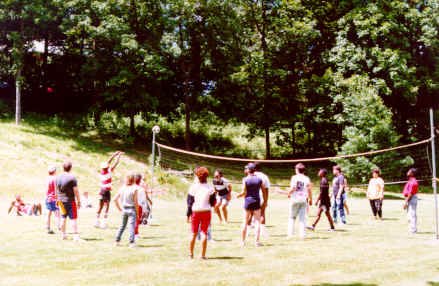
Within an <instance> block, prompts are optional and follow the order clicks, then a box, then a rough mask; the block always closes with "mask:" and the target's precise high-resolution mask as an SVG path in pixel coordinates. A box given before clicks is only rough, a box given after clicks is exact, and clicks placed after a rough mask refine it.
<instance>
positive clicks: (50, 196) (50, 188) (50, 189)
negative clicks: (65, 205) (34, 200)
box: [46, 176, 56, 203]
mask: <svg viewBox="0 0 439 286" xmlns="http://www.w3.org/2000/svg"><path fill="white" fill-rule="evenodd" d="M55 181H56V177H55V176H49V180H48V184H47V193H46V196H47V202H49V203H51V202H54V201H56V199H55V197H56V195H55Z"/></svg>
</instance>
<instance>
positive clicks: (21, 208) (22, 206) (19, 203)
mask: <svg viewBox="0 0 439 286" xmlns="http://www.w3.org/2000/svg"><path fill="white" fill-rule="evenodd" d="M14 208H15V213H16V214H17V215H18V216H22V215H24V214H26V215H41V204H39V203H36V204H27V203H24V202H23V199H22V198H21V196H20V195H18V194H17V195H15V200H14V201H12V202H11V205H10V206H9V209H8V214H9V213H11V211H12V209H14Z"/></svg>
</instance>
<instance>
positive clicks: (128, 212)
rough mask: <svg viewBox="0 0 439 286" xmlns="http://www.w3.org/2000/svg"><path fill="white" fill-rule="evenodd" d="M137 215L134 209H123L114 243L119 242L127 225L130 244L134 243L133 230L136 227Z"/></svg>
mask: <svg viewBox="0 0 439 286" xmlns="http://www.w3.org/2000/svg"><path fill="white" fill-rule="evenodd" d="M136 218H137V213H136V209H134V208H124V209H123V212H122V224H121V225H120V227H119V231H118V232H117V236H116V241H117V242H119V241H120V239H121V237H122V234H123V232H124V231H125V228H126V227H127V224H129V231H130V243H134V228H135V226H136Z"/></svg>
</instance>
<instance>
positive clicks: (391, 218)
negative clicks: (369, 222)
mask: <svg viewBox="0 0 439 286" xmlns="http://www.w3.org/2000/svg"><path fill="white" fill-rule="evenodd" d="M382 220H399V218H394V217H383V218H382Z"/></svg>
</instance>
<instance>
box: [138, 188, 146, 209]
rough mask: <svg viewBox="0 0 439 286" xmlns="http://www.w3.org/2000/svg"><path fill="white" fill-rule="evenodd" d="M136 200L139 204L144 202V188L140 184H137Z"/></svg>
mask: <svg viewBox="0 0 439 286" xmlns="http://www.w3.org/2000/svg"><path fill="white" fill-rule="evenodd" d="M137 202H138V203H139V205H143V204H145V203H146V195H145V189H144V188H143V187H142V186H137Z"/></svg>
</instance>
